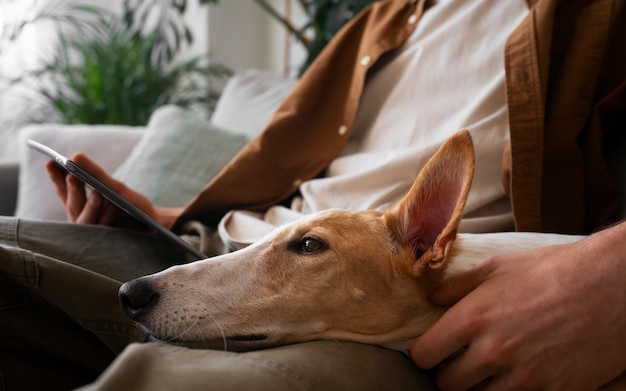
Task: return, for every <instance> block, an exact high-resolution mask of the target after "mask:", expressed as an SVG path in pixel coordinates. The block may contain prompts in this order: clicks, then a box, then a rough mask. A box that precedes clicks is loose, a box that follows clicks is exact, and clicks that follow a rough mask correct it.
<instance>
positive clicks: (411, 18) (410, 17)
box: [407, 14, 417, 24]
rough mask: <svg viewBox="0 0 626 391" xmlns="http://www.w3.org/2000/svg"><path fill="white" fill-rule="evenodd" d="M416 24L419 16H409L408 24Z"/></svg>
mask: <svg viewBox="0 0 626 391" xmlns="http://www.w3.org/2000/svg"><path fill="white" fill-rule="evenodd" d="M415 22H417V15H415V14H413V15H411V16H409V19H408V20H407V23H408V24H413V23H415Z"/></svg>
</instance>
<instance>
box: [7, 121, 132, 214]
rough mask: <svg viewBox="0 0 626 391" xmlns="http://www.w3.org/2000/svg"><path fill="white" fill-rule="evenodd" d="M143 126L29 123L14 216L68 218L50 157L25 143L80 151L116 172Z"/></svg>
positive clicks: (67, 152)
mask: <svg viewBox="0 0 626 391" xmlns="http://www.w3.org/2000/svg"><path fill="white" fill-rule="evenodd" d="M142 129H144V128H143V127H130V126H116V125H63V124H38V125H28V126H27V127H25V128H23V129H21V130H20V140H19V144H18V145H19V159H20V160H19V165H20V168H19V186H18V194H17V206H16V209H15V216H17V217H21V218H29V219H46V220H65V219H66V216H65V209H64V208H63V205H62V203H61V201H60V200H59V199H58V198H57V196H56V193H55V190H54V185H53V184H52V182H51V181H50V178H49V177H48V174H47V172H46V170H45V163H46V161H47V160H48V159H47V158H46V157H45V156H43V155H41V154H40V153H37V152H35V151H34V150H31V149H30V148H29V147H28V146H27V145H26V139H29V138H31V139H34V140H36V141H39V142H41V143H43V144H46V145H48V146H50V147H51V148H53V149H55V150H57V151H59V152H60V153H62V154H64V155H67V156H70V155H71V154H73V153H74V152H77V151H81V152H84V153H86V154H87V155H89V156H90V157H92V158H93V159H94V160H95V161H96V162H97V163H98V164H100V165H101V166H102V167H103V168H104V169H105V170H107V171H109V172H113V171H114V170H115V169H116V168H117V167H118V166H119V165H120V164H121V163H122V162H123V161H124V159H125V158H126V156H128V155H129V154H130V152H131V150H132V149H133V147H134V146H135V144H136V143H137V142H138V141H139V139H140V137H141V134H142Z"/></svg>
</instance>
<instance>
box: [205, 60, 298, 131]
mask: <svg viewBox="0 0 626 391" xmlns="http://www.w3.org/2000/svg"><path fill="white" fill-rule="evenodd" d="M296 82H297V80H295V79H290V78H287V77H283V76H280V75H277V74H275V73H273V72H270V71H265V70H259V69H249V70H245V71H242V72H239V73H237V74H235V75H234V76H233V77H231V78H230V79H229V80H228V82H227V83H226V86H224V90H223V91H222V93H221V95H220V99H219V100H218V102H217V105H216V107H215V111H214V112H213V115H212V116H211V122H212V123H213V124H214V125H215V126H218V127H220V128H222V129H225V130H229V131H231V132H235V133H240V134H244V135H246V136H248V137H249V138H253V137H255V136H256V135H257V134H259V133H260V132H261V131H262V130H263V128H264V127H265V125H266V124H267V122H268V121H269V120H270V118H271V117H272V115H273V114H274V112H275V111H276V109H277V108H278V106H279V105H280V104H281V103H282V101H283V100H284V99H285V98H286V97H287V95H288V94H289V92H291V90H292V89H293V87H294V85H295V84H296Z"/></svg>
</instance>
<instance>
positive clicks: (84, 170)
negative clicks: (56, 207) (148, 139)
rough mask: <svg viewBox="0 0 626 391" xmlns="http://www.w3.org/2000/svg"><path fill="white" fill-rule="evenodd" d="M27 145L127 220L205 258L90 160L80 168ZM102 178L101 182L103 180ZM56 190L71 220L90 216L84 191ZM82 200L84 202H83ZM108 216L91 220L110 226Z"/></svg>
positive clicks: (47, 150) (40, 147)
mask: <svg viewBox="0 0 626 391" xmlns="http://www.w3.org/2000/svg"><path fill="white" fill-rule="evenodd" d="M27 143H28V145H29V146H30V147H31V148H33V149H34V150H36V151H38V152H40V153H42V154H44V155H46V156H48V157H49V158H50V159H51V160H53V161H54V162H55V163H56V164H58V165H59V166H60V167H61V168H63V170H65V171H66V172H67V173H71V174H72V175H74V176H75V177H76V178H78V179H80V181H81V182H82V183H85V184H87V185H88V186H89V187H91V188H93V189H94V190H96V191H97V192H98V193H100V194H101V195H102V196H103V197H104V198H106V199H107V200H109V201H110V202H111V203H112V204H114V205H115V206H117V207H118V208H119V209H121V210H122V211H124V212H126V214H128V216H131V217H132V218H133V219H134V220H136V221H138V222H141V223H143V224H145V225H146V226H147V227H149V228H151V229H154V230H155V231H157V232H158V233H159V234H161V235H162V236H163V237H165V238H167V239H168V240H170V241H172V242H173V243H176V244H177V245H179V246H182V247H183V248H184V249H185V250H187V251H188V252H189V253H191V254H193V255H194V256H196V257H198V258H199V259H201V258H206V256H205V255H204V254H202V253H201V252H199V251H198V250H197V249H195V248H194V247H192V246H191V245H189V244H188V243H187V242H185V241H184V240H182V239H181V238H179V237H178V236H177V235H175V234H174V233H173V232H171V231H170V230H169V229H167V228H166V227H165V226H163V225H162V224H161V223H159V222H158V221H156V220H155V219H154V218H153V217H152V216H150V215H149V214H148V213H146V212H145V211H144V210H146V211H148V212H150V211H151V210H152V211H153V212H154V211H155V210H156V208H154V207H153V206H152V204H151V203H150V202H149V201H148V200H147V199H146V198H145V197H143V196H142V195H140V194H139V193H136V192H134V191H132V190H130V189H128V188H127V187H126V186H125V185H124V184H123V183H121V182H118V181H116V180H115V179H113V178H111V177H110V176H109V175H108V174H107V173H106V172H104V171H102V169H101V168H100V167H99V166H97V165H96V164H95V163H93V162H91V161H90V160H88V158H86V157H81V161H82V160H84V162H83V164H82V165H79V164H77V163H76V162H74V161H72V160H71V159H69V158H67V157H66V156H63V155H62V154H60V153H58V152H56V151H54V150H53V149H51V148H50V147H48V146H45V145H43V144H41V143H38V142H36V141H33V140H27ZM83 158H84V159H83ZM99 178H100V179H102V180H100V179H99ZM53 180H54V181H55V182H57V181H64V178H58V177H57V178H54V175H53ZM70 181H71V179H70ZM103 181H106V182H107V183H106V184H105V183H104V182H103ZM70 184H71V182H70ZM57 189H60V190H58V191H59V196H60V197H61V199H63V200H64V201H65V203H66V205H68V206H67V209H68V214H69V215H70V217H72V219H75V218H76V217H78V216H80V213H85V211H87V212H89V208H86V207H85V208H84V210H83V207H84V205H85V202H88V201H87V199H86V198H85V195H84V191H82V189H81V191H80V192H75V193H72V189H71V188H67V187H65V184H64V183H63V184H62V185H57ZM124 193H126V194H128V197H129V199H130V201H133V202H129V200H127V199H126V198H124V197H123V196H122V195H121V194H124ZM94 196H96V197H97V195H94ZM72 197H74V199H72ZM81 197H82V199H80V198H81ZM76 198H78V199H76ZM94 199H95V200H97V198H92V200H94ZM72 204H75V205H77V207H72ZM135 204H137V205H139V206H141V208H139V207H137V205H135ZM72 209H76V210H72ZM142 209H144V210H142ZM91 210H93V208H91ZM106 213H107V212H104V214H103V215H101V216H91V217H93V218H95V219H96V220H98V219H104V220H103V221H102V222H103V223H107V222H108V221H106V220H107V218H109V216H107V215H106ZM81 217H84V216H81ZM88 217H90V216H88Z"/></svg>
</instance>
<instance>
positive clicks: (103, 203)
mask: <svg viewBox="0 0 626 391" xmlns="http://www.w3.org/2000/svg"><path fill="white" fill-rule="evenodd" d="M71 159H72V161H74V162H75V163H76V164H78V165H79V166H81V167H83V168H85V169H86V170H87V171H89V172H90V173H91V174H92V175H93V176H95V177H96V178H98V180H100V181H101V182H103V183H104V184H106V185H107V186H109V187H110V188H111V189H112V190H113V191H115V192H117V193H118V194H119V195H120V196H122V197H124V198H125V199H126V200H128V201H129V202H131V203H132V204H134V205H135V206H137V207H138V208H140V209H141V210H142V211H144V212H145V213H146V214H148V215H149V216H151V217H153V218H154V219H156V220H157V221H159V222H160V223H161V224H163V225H164V226H166V227H168V228H169V227H171V226H172V225H173V224H174V222H175V220H176V218H177V216H178V214H179V209H174V208H158V207H155V206H154V205H152V203H151V202H150V201H149V200H148V199H147V198H146V197H144V196H143V195H142V194H140V193H138V192H136V191H134V190H132V189H130V188H129V187H128V186H126V185H125V184H124V183H122V182H120V181H118V180H116V179H115V178H113V177H112V176H110V175H109V174H108V173H107V172H106V171H105V170H104V169H103V168H102V167H100V166H99V165H98V164H96V163H95V162H94V161H93V160H91V159H90V158H89V157H87V156H86V155H84V154H82V153H75V154H74V155H72V158H71ZM46 170H47V171H48V175H49V176H50V178H51V179H52V182H53V183H54V186H55V189H56V193H57V195H58V196H59V198H60V199H61V202H63V205H64V206H65V211H66V213H67V217H68V219H69V220H70V221H72V222H74V223H79V224H100V225H109V226H117V227H126V228H139V223H138V222H136V221H135V220H133V219H132V218H131V217H130V216H128V215H127V214H126V213H125V212H123V211H121V210H120V209H118V208H117V207H116V206H115V205H113V204H112V203H110V202H109V201H108V200H107V199H105V198H104V197H103V196H102V195H101V194H100V193H98V192H96V191H92V192H90V193H87V191H86V189H85V185H84V184H83V182H82V181H81V180H80V179H78V178H77V177H75V176H74V175H68V174H67V172H66V171H65V170H63V169H62V168H61V167H59V166H58V165H57V164H56V163H55V162H54V161H49V162H48V163H47V164H46Z"/></svg>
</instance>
